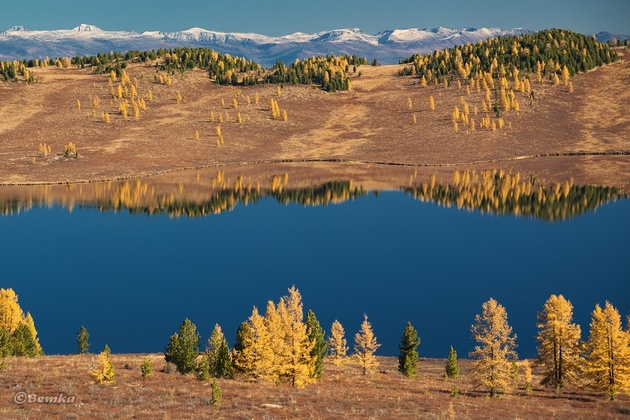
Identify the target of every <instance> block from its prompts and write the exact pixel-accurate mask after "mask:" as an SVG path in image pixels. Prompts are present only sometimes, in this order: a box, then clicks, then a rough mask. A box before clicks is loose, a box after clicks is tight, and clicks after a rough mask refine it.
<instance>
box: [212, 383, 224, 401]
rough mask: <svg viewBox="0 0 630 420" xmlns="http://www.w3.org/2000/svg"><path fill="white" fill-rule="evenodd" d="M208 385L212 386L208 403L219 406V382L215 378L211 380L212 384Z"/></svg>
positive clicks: (220, 394) (221, 395)
mask: <svg viewBox="0 0 630 420" xmlns="http://www.w3.org/2000/svg"><path fill="white" fill-rule="evenodd" d="M210 386H211V387H212V398H211V399H210V405H211V406H213V407H216V408H220V407H221V400H222V399H223V394H222V393H221V388H220V387H219V383H218V382H217V380H216V379H215V380H214V381H212V384H211V385H210Z"/></svg>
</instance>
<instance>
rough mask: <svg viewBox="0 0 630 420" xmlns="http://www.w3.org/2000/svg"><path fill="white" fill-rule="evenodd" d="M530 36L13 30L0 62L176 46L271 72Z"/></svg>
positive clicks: (3, 36) (489, 31)
mask: <svg viewBox="0 0 630 420" xmlns="http://www.w3.org/2000/svg"><path fill="white" fill-rule="evenodd" d="M521 33H531V31H528V30H526V29H522V28H515V29H509V30H502V29H499V28H480V29H475V28H464V29H449V28H427V29H396V30H389V31H383V32H379V33H377V34H375V35H370V34H366V33H364V32H362V31H361V30H360V29H356V28H355V29H337V30H331V31H324V32H317V33H314V34H305V33H301V32H297V33H294V34H290V35H284V36H279V37H272V36H267V35H261V34H254V33H225V32H217V31H210V30H206V29H202V28H191V29H188V30H185V31H181V32H157V31H149V32H143V33H136V32H133V31H106V30H103V29H100V28H98V27H96V26H94V25H86V24H82V25H79V26H77V27H76V28H73V29H61V30H51V31H36V30H33V31H31V30H28V29H26V28H24V27H23V26H14V27H12V28H10V29H7V30H6V31H3V32H0V60H13V59H32V58H44V57H51V58H56V57H64V56H68V57H73V56H77V55H78V56H83V55H94V54H98V53H107V52H110V51H118V52H124V51H127V50H152V49H158V48H174V47H178V46H191V47H207V48H211V49H214V50H216V51H218V52H220V53H223V54H231V55H233V56H239V57H246V58H247V59H250V60H253V61H255V62H257V63H259V64H261V65H263V66H266V67H270V66H272V65H273V64H274V63H275V62H276V61H284V62H285V63H289V62H292V61H294V60H295V59H296V58H305V57H310V56H313V55H327V54H332V55H339V54H349V55H353V54H355V55H357V56H359V57H366V58H368V59H369V60H372V59H377V60H378V61H379V62H381V63H396V62H398V61H399V60H400V59H403V58H406V57H409V56H411V55H412V54H417V53H427V52H431V51H434V50H439V49H443V48H449V47H452V46H455V45H461V44H465V43H469V42H476V41H480V40H484V39H486V38H490V37H497V36H500V35H518V34H521Z"/></svg>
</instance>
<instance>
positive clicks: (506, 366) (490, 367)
mask: <svg viewBox="0 0 630 420" xmlns="http://www.w3.org/2000/svg"><path fill="white" fill-rule="evenodd" d="M471 332H472V335H473V338H474V339H475V340H476V341H477V342H478V343H479V345H478V346H476V347H475V350H474V351H472V352H471V354H470V355H471V356H472V357H473V358H475V359H477V360H475V362H474V364H473V375H474V380H475V382H476V383H477V384H478V385H479V386H483V387H486V388H489V390H490V397H491V398H492V397H494V396H495V394H496V393H497V392H498V391H508V390H509V389H510V382H511V380H510V379H511V374H510V372H511V361H512V360H515V359H516V358H517V354H516V351H515V348H516V343H515V342H516V334H514V335H512V327H510V326H509V325H508V322H507V312H506V311H505V308H504V307H503V306H502V305H500V304H499V303H498V302H497V301H496V300H494V299H490V300H489V301H487V302H485V303H484V304H483V305H482V314H481V315H476V316H475V324H473V325H472V327H471Z"/></svg>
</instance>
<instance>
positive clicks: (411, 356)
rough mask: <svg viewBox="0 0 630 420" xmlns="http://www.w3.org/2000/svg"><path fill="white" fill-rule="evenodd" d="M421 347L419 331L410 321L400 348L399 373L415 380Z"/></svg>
mask: <svg viewBox="0 0 630 420" xmlns="http://www.w3.org/2000/svg"><path fill="white" fill-rule="evenodd" d="M419 345H420V338H419V337H418V331H416V330H415V328H413V326H412V325H411V322H409V321H408V322H407V326H406V327H405V331H404V332H403V335H402V338H401V339H400V345H399V346H398V348H399V349H400V352H399V353H398V371H399V372H400V373H402V374H403V375H404V376H406V377H408V378H413V377H415V376H416V375H417V366H418V346H419Z"/></svg>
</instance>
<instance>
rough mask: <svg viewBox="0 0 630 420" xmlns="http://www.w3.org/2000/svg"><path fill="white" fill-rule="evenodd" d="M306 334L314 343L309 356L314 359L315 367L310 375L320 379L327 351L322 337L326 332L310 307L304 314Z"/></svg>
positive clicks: (326, 345)
mask: <svg viewBox="0 0 630 420" xmlns="http://www.w3.org/2000/svg"><path fill="white" fill-rule="evenodd" d="M306 334H308V337H309V340H310V341H311V342H312V343H315V345H314V346H313V350H312V351H311V356H312V357H313V358H314V359H315V369H314V370H313V373H312V375H311V377H312V378H315V379H320V378H321V377H322V370H323V368H324V359H325V357H326V354H327V353H328V343H327V342H326V339H325V338H324V336H325V334H326V333H325V332H324V330H323V329H322V327H321V325H320V323H319V321H318V320H317V317H316V316H315V313H314V312H313V311H312V310H310V309H309V311H308V313H307V314H306Z"/></svg>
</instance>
